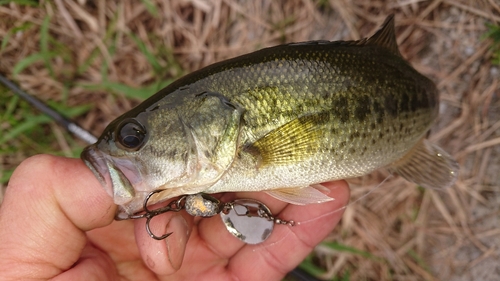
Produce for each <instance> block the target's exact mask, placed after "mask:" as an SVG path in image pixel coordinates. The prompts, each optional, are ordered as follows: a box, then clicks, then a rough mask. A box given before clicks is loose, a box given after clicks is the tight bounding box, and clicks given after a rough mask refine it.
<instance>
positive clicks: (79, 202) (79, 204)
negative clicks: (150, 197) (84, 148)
mask: <svg viewBox="0 0 500 281" xmlns="http://www.w3.org/2000/svg"><path fill="white" fill-rule="evenodd" d="M114 212H115V206H114V204H113V202H112V200H111V198H110V197H109V196H108V195H107V194H106V193H105V191H104V190H103V188H102V187H101V185H100V184H99V182H98V181H97V179H96V178H95V177H94V175H93V174H92V173H91V172H90V170H89V169H88V168H87V167H86V166H85V165H84V164H83V162H82V161H81V160H79V159H66V158H62V157H54V156H48V155H40V156H35V157H31V158H29V159H27V160H25V161H24V162H23V163H22V164H21V165H20V166H19V167H18V168H17V169H16V170H15V172H14V174H13V175H12V177H11V179H10V182H9V185H8V188H7V191H6V194H5V198H4V201H3V203H2V206H1V208H0V272H2V275H3V276H8V274H11V275H14V276H16V277H18V278H19V279H25V278H26V279H28V278H29V277H33V276H35V275H36V277H45V278H51V277H54V276H56V275H57V274H59V273H61V272H62V271H64V270H66V269H68V268H70V267H71V266H73V264H74V263H75V262H77V260H78V259H79V257H80V253H81V252H82V250H83V249H84V247H85V245H86V240H87V239H86V236H85V234H84V231H86V230H89V229H93V228H97V227H101V226H105V225H107V224H109V223H111V222H112V220H113V216H114ZM13 263H15V264H16V266H13ZM15 268H18V269H20V270H19V271H17V272H14V269H15Z"/></svg>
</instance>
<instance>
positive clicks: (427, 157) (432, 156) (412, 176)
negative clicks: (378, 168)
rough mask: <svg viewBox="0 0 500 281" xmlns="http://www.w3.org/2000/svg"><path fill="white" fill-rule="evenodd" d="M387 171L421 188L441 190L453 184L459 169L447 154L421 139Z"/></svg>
mask: <svg viewBox="0 0 500 281" xmlns="http://www.w3.org/2000/svg"><path fill="white" fill-rule="evenodd" d="M388 170H389V171H391V172H394V173H397V174H399V175H400V176H402V177H404V178H405V179H406V180H408V181H411V182H414V183H416V184H418V185H420V186H422V187H425V188H434V189H441V188H447V187H449V186H451V185H453V184H454V183H455V181H456V179H457V177H458V170H459V167H458V163H457V162H456V161H455V160H454V159H453V158H452V157H451V156H450V155H449V154H448V153H446V152H445V151H444V150H442V149H441V148H440V147H438V146H437V145H435V144H433V143H431V142H429V141H427V140H426V139H423V140H421V141H420V142H419V143H418V144H417V145H416V146H415V147H414V148H413V149H412V150H411V151H410V152H409V153H408V154H407V155H405V156H404V157H403V158H401V159H400V160H398V161H396V162H394V163H393V164H391V165H390V166H389V167H388Z"/></svg>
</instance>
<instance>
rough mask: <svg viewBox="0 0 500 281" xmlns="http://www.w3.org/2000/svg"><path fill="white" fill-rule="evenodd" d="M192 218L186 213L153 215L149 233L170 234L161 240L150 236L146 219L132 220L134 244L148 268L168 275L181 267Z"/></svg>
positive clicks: (157, 234)
mask: <svg viewBox="0 0 500 281" xmlns="http://www.w3.org/2000/svg"><path fill="white" fill-rule="evenodd" d="M192 220H193V217H191V216H189V215H188V214H187V213H185V212H178V213H177V212H169V213H165V214H162V215H159V216H156V217H154V218H153V219H152V220H151V221H150V223H149V226H150V230H151V232H152V233H153V234H154V235H156V236H162V235H164V234H167V233H170V235H169V236H168V237H167V238H165V239H162V240H155V239H153V238H151V237H150V236H149V234H148V232H147V231H146V219H140V220H137V221H136V222H135V224H134V228H135V237H136V241H137V246H138V248H139V252H140V253H141V257H142V259H143V261H144V262H145V264H146V265H147V266H148V268H149V269H151V270H152V271H153V272H155V273H156V274H159V275H170V274H172V273H174V272H176V271H177V270H178V269H179V268H180V267H181V265H182V261H183V259H184V252H185V249H186V243H187V241H188V239H189V234H190V232H191V228H192Z"/></svg>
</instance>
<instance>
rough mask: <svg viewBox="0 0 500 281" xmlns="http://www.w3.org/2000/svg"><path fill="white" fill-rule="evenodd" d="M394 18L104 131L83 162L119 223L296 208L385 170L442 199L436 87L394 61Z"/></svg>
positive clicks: (454, 172)
mask: <svg viewBox="0 0 500 281" xmlns="http://www.w3.org/2000/svg"><path fill="white" fill-rule="evenodd" d="M394 26H395V24H394V16H393V15H390V16H388V17H387V19H386V20H385V22H384V23H383V24H382V26H381V28H380V29H379V30H378V31H377V32H376V33H375V34H374V35H372V36H371V37H367V38H364V39H361V40H352V41H326V40H321V41H307V42H298V43H288V44H283V45H278V46H274V47H269V48H264V49H261V50H258V51H255V52H253V53H249V54H246V55H242V56H239V57H235V58H232V59H228V60H225V61H221V62H218V63H215V64H212V65H209V66H207V67H204V68H202V69H200V70H197V71H194V72H192V73H190V74H188V75H186V76H184V77H181V78H180V79H178V80H176V81H175V82H173V83H171V84H170V85H168V86H167V87H165V88H163V89H162V90H160V91H159V92H158V93H156V94H154V95H153V96H151V97H149V98H148V99H146V100H145V101H144V102H142V103H141V104H139V105H138V106H137V107H135V108H133V109H132V110H130V111H128V112H126V113H124V114H123V115H121V116H120V117H118V118H116V119H115V120H114V121H112V122H111V123H110V124H109V125H108V126H107V127H106V128H105V130H104V131H103V133H102V135H101V136H100V137H99V139H98V140H97V142H96V143H95V144H93V145H90V146H88V147H86V148H85V149H84V151H83V152H82V154H81V158H82V160H83V161H84V162H85V164H86V165H87V166H88V168H89V169H90V170H91V171H92V172H93V173H94V175H95V176H96V177H97V179H98V180H99V181H100V183H101V184H102V186H103V187H104V188H105V189H106V191H107V192H108V194H109V195H110V196H112V197H113V199H114V203H115V204H116V205H118V206H119V208H118V211H117V217H118V218H127V216H128V215H131V214H134V213H136V212H139V211H141V210H142V208H143V202H144V199H145V198H146V196H147V195H148V194H149V193H150V192H152V191H154V190H164V191H162V192H160V193H157V194H155V195H154V196H152V197H151V198H149V201H147V202H148V204H149V203H150V204H155V203H158V202H162V201H165V200H168V199H170V198H174V197H176V196H180V195H188V194H197V193H208V194H213V193H220V192H240V191H264V192H266V193H268V194H269V195H271V196H273V197H275V198H277V199H279V200H282V201H284V202H288V203H292V204H298V205H304V204H311V203H321V202H327V201H330V200H333V198H330V197H329V196H327V195H326V194H324V193H323V192H322V191H321V185H320V183H322V182H327V181H333V180H339V179H348V178H353V177H358V176H363V175H366V174H368V173H371V172H373V171H375V170H377V169H379V168H385V169H387V170H388V171H389V172H391V173H395V174H398V175H400V176H402V177H404V178H405V179H406V180H408V181H410V182H413V183H416V184H418V185H420V186H423V187H426V188H439V189H441V188H446V187H449V186H451V185H453V184H454V182H455V180H456V179H457V176H458V171H459V166H458V163H457V162H456V161H455V160H454V159H453V158H452V157H451V156H450V155H449V154H448V153H447V152H445V151H444V150H443V149H441V148H440V147H439V146H437V145H436V144H433V143H431V142H430V141H428V140H427V139H426V136H427V134H428V132H429V130H430V127H431V126H432V124H433V123H434V121H435V119H436V118H437V116H438V108H439V94H438V90H437V88H436V86H435V84H434V83H433V82H432V81H431V80H430V79H429V78H427V77H425V76H424V75H422V74H420V73H419V72H418V71H417V70H415V69H414V68H413V67H412V66H411V65H410V63H409V62H408V61H406V60H405V59H404V58H403V56H402V55H401V53H400V51H399V49H398V44H397V42H396V36H395V27H394Z"/></svg>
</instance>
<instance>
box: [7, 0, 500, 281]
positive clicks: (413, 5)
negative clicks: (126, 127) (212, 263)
mask: <svg viewBox="0 0 500 281" xmlns="http://www.w3.org/2000/svg"><path fill="white" fill-rule="evenodd" d="M5 2H6V1H0V3H5ZM13 2H16V1H13ZM19 2H23V3H26V2H28V3H29V2H30V1H19ZM33 2H35V1H33ZM391 13H394V14H395V17H396V33H397V40H398V42H399V45H400V50H401V53H402V54H403V56H404V57H405V58H407V59H408V60H409V61H410V62H411V64H412V65H413V66H414V67H415V68H416V69H417V70H418V71H420V72H422V73H423V74H425V75H427V76H429V77H430V78H431V79H432V80H433V81H434V82H435V83H436V84H437V86H438V89H439V92H440V95H441V96H440V97H441V106H440V117H439V119H438V120H437V122H436V125H435V126H434V127H433V129H432V131H431V134H430V136H429V138H430V139H431V140H432V141H434V142H436V143H439V144H440V146H442V147H443V148H444V149H445V150H446V151H448V152H449V153H451V154H452V155H453V156H454V157H455V158H456V159H457V161H458V162H459V163H460V166H461V170H460V177H459V180H458V181H457V183H456V184H455V185H454V186H453V187H451V188H449V189H446V190H426V189H421V188H419V187H416V186H415V185H412V184H409V183H407V182H405V181H404V180H402V179H400V178H398V177H391V178H389V179H388V180H387V181H385V182H384V183H383V184H381V185H379V183H380V182H382V180H384V179H385V177H386V176H387V173H385V172H384V171H380V172H377V173H374V174H372V175H369V176H367V177H364V178H361V179H353V180H350V182H351V187H352V188H351V189H352V195H353V196H352V203H351V204H350V205H349V206H348V208H347V209H346V213H345V215H344V218H343V220H342V223H341V225H339V227H338V228H337V229H336V231H335V232H333V233H332V234H331V235H330V236H329V237H328V238H327V240H326V241H325V243H324V244H322V245H320V246H318V247H317V248H316V250H315V251H314V253H313V255H312V256H311V259H310V260H308V261H306V262H305V263H304V267H307V268H309V269H311V268H312V269H318V270H319V271H320V273H319V277H321V278H324V279H330V280H331V279H332V278H334V277H337V278H338V279H339V280H499V279H500V272H499V270H498V264H499V262H500V261H499V258H500V257H499V255H500V249H499V247H498V245H500V230H499V229H498V228H497V225H498V224H499V222H498V220H499V219H498V217H499V216H498V214H499V212H500V208H499V207H498V206H500V204H499V203H500V186H499V182H500V174H499V173H498V170H499V168H500V121H499V120H500V98H499V93H500V85H499V79H498V78H499V71H500V69H499V66H498V65H495V64H494V63H493V60H494V54H495V52H494V51H493V50H492V46H493V41H492V40H491V39H487V38H485V37H486V36H485V34H486V33H487V31H488V30H491V29H489V28H488V27H487V25H486V24H492V25H499V24H500V3H499V2H498V0H477V1H471V0H430V1H413V0H399V1H389V0H387V1H386V0H373V1H368V0H366V1H364V0H353V1H348V0H330V1H326V0H322V1H309V0H303V1H299V0H291V1H271V0H262V1H240V0H213V1H202V0H192V1H188V0H172V1H160V0H158V1H156V0H143V1H117V0H108V1H86V0H78V1H66V0H55V1H40V4H38V5H25V4H15V3H8V4H3V5H1V6H0V39H1V45H0V73H2V74H3V75H6V76H8V77H9V78H10V79H12V80H13V81H15V82H16V83H18V84H19V85H20V86H21V87H22V88H23V89H24V90H26V91H28V92H29V93H31V94H33V95H35V96H36V97H38V98H39V99H41V100H43V101H46V102H50V103H51V105H52V106H53V107H55V108H57V109H58V110H60V111H63V112H64V113H65V114H66V115H67V116H70V117H72V118H74V119H75V120H77V122H78V123H79V124H81V125H82V126H83V127H84V128H86V129H88V130H90V131H91V132H93V133H94V134H96V135H97V134H99V133H100V132H101V131H102V130H103V128H104V127H105V126H106V125H107V124H108V123H109V122H110V121H111V120H113V118H115V117H117V116H118V115H119V114H121V113H122V112H124V111H126V110H128V109H130V108H132V107H133V106H134V105H136V104H138V102H139V101H140V100H143V99H144V98H145V97H147V96H149V95H150V94H152V93H154V92H155V91H156V90H158V89H160V88H161V87H162V86H164V85H166V84H168V83H169V82H171V81H172V80H173V79H175V78H178V77H179V76H181V75H183V74H185V73H188V72H190V71H193V70H195V69H198V68H200V67H203V66H206V65H208V64H211V63H213V62H216V61H220V60H222V59H226V58H230V57H234V56H236V55H239V54H244V53H247V52H250V51H253V50H256V49H259V48H262V47H266V46H273V45H276V44H280V43H284V42H297V41H305V40H317V39H322V40H352V39H359V38H362V37H364V36H368V35H370V34H373V32H374V31H375V30H376V29H377V28H378V27H379V25H380V24H381V23H382V22H383V20H384V18H385V17H386V16H387V15H389V14H391ZM0 118H1V119H0V130H1V131H2V133H1V135H0V163H1V166H0V178H1V179H2V181H1V182H0V185H2V186H3V187H5V186H6V183H7V181H8V178H9V176H10V174H11V172H12V170H13V169H14V168H15V167H16V166H17V165H18V164H19V163H20V161H22V160H23V159H25V158H26V157H29V156H30V155H33V154H37V153H53V154H59V155H66V156H73V157H77V156H78V154H79V152H80V151H81V150H82V148H83V147H84V145H85V144H84V143H82V142H79V141H76V140H74V138H73V137H72V136H71V135H69V134H67V133H65V132H64V131H63V130H62V129H61V128H59V127H58V126H57V125H54V124H53V123H51V122H49V119H48V118H47V117H44V116H43V115H42V114H39V113H37V112H34V111H33V110H32V109H31V108H30V107H29V106H28V105H27V104H26V103H24V102H22V101H20V100H19V99H18V98H16V97H14V96H13V95H12V93H10V92H9V91H7V90H6V89H5V88H0ZM308 265H309V267H308Z"/></svg>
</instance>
